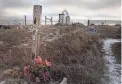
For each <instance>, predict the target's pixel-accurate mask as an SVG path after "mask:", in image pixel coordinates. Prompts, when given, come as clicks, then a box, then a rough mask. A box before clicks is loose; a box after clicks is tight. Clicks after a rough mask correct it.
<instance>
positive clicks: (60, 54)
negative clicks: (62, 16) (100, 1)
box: [0, 27, 104, 84]
mask: <svg viewBox="0 0 122 84" xmlns="http://www.w3.org/2000/svg"><path fill="white" fill-rule="evenodd" d="M2 31H5V34H3V33H1V32H0V38H3V39H6V40H1V41H4V42H6V43H7V44H8V45H9V47H7V46H8V45H5V47H7V49H5V51H4V50H3V51H4V53H3V52H1V56H3V54H5V53H6V56H4V57H6V58H7V59H8V60H6V61H1V62H2V64H4V66H3V67H5V65H6V67H7V68H8V66H14V65H16V64H17V65H19V66H23V64H24V63H25V62H28V61H30V54H31V53H30V52H31V49H29V48H27V47H20V46H19V47H18V45H20V44H21V43H25V42H27V41H26V39H29V38H28V37H29V36H28V35H27V34H26V33H25V32H23V31H22V32H20V31H21V30H11V31H8V30H7V33H6V30H2ZM13 31H14V33H11V32H13ZM66 31H67V32H66ZM15 32H16V33H15ZM47 32H48V31H47ZM9 33H10V34H9ZM45 34H47V33H46V32H45ZM48 34H49V33H48ZM54 34H55V35H54ZM7 35H8V36H7ZM9 35H10V36H11V37H9ZM23 35H24V36H23ZM56 35H59V36H61V35H62V36H61V37H60V38H57V39H54V40H53V41H52V42H49V41H45V40H44V41H43V39H41V42H42V43H43V44H41V49H40V55H41V57H43V58H46V59H48V58H49V59H50V60H51V62H52V68H51V76H52V78H53V79H54V80H56V81H57V80H58V81H61V80H62V78H63V77H67V78H68V84H100V78H101V77H102V74H103V70H102V69H103V67H104V61H103V59H102V56H101V51H100V49H101V44H99V37H98V36H88V35H87V34H85V33H84V30H83V29H79V28H68V27H66V28H63V29H62V28H59V29H57V30H55V32H54V31H53V35H52V37H54V36H56ZM44 36H48V35H44ZM44 36H43V37H44ZM4 37H5V38H4ZM23 37H24V38H23ZM9 39H10V40H9ZM10 41H11V42H12V43H11V42H10ZM15 42H17V43H15ZM9 43H10V44H11V46H10V44H9ZM2 46H3V45H2ZM13 46H16V47H13ZM12 47H13V48H12ZM1 49H2V48H1ZM10 49H11V50H12V51H11V52H10Z"/></svg>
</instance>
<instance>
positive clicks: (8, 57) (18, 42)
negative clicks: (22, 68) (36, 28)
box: [0, 29, 30, 68]
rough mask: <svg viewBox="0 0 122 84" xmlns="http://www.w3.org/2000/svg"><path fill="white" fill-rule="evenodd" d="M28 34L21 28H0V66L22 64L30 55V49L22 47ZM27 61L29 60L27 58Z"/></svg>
mask: <svg viewBox="0 0 122 84" xmlns="http://www.w3.org/2000/svg"><path fill="white" fill-rule="evenodd" d="M29 38H30V36H29V34H28V33H27V32H25V31H24V30H22V29H6V30H5V29H1V30H0V42H1V45H0V58H1V59H0V62H1V68H4V67H5V66H6V67H7V68H9V67H10V66H14V65H23V63H24V62H25V61H27V59H28V56H29V55H30V49H29V48H26V47H23V46H22V45H23V44H24V43H27V42H28V40H29ZM28 61H29V60H28Z"/></svg>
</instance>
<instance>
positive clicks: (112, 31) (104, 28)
mask: <svg viewBox="0 0 122 84" xmlns="http://www.w3.org/2000/svg"><path fill="white" fill-rule="evenodd" d="M96 28H97V30H98V33H99V34H100V37H101V38H117V37H118V36H119V37H120V36H121V33H118V32H117V31H120V30H121V29H120V27H117V26H110V25H98V26H96ZM120 32H121V31H120ZM117 35H118V36H117Z"/></svg>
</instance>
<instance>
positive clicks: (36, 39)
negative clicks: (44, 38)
mask: <svg viewBox="0 0 122 84" xmlns="http://www.w3.org/2000/svg"><path fill="white" fill-rule="evenodd" d="M41 15H42V6H40V5H34V8H33V23H34V26H33V35H32V36H33V37H32V38H33V45H32V54H33V56H34V57H35V58H36V57H37V56H38V55H39V50H40V34H39V32H40V21H41Z"/></svg>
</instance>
